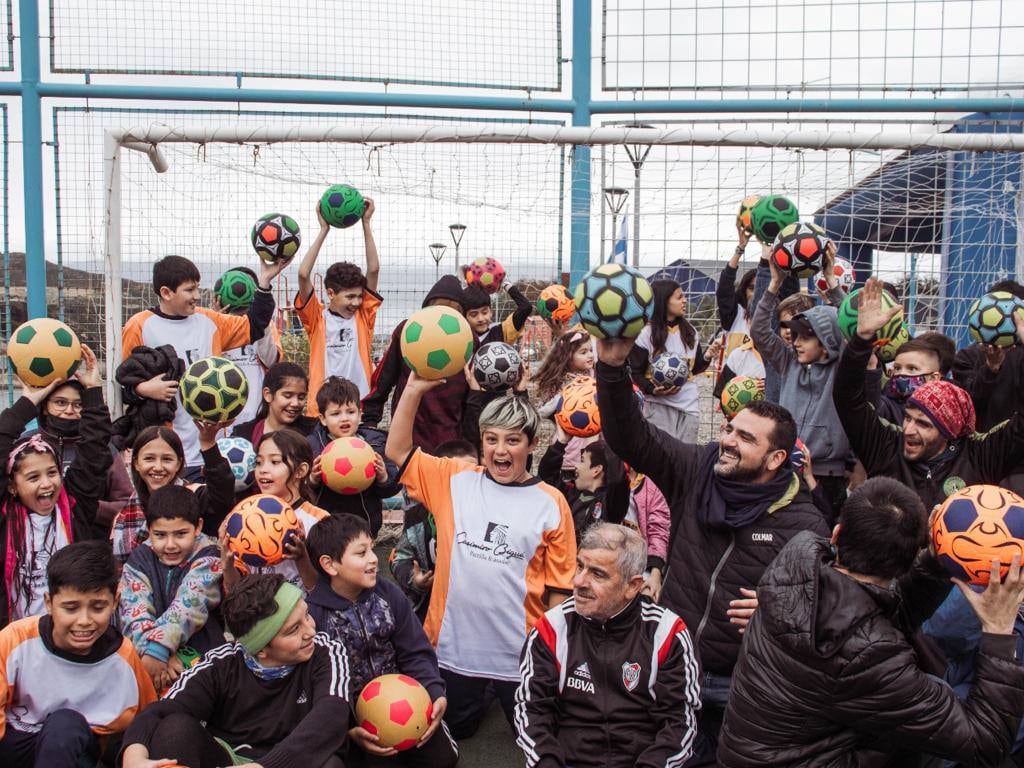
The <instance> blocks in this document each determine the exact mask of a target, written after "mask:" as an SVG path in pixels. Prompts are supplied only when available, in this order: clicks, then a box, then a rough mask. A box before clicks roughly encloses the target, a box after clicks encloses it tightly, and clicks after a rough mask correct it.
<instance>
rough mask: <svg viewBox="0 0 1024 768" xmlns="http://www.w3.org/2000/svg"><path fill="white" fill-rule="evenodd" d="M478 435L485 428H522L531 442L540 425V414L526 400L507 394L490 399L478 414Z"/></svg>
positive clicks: (481, 433)
mask: <svg viewBox="0 0 1024 768" xmlns="http://www.w3.org/2000/svg"><path fill="white" fill-rule="evenodd" d="M479 424H480V436H481V437H483V434H484V430H485V429H508V430H522V432H524V433H525V434H526V438H527V439H528V440H529V441H530V442H531V443H532V442H533V438H535V437H536V436H537V429H538V428H539V427H540V416H538V415H537V411H536V410H535V409H534V407H533V406H532V405H530V403H529V401H528V400H523V399H522V398H519V397H516V396H515V395H512V394H509V395H504V396H503V397H499V398H498V399H497V400H492V401H491V402H489V403H488V404H487V406H486V407H485V408H484V410H483V413H481V414H480V420H479Z"/></svg>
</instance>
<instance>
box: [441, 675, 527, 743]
mask: <svg viewBox="0 0 1024 768" xmlns="http://www.w3.org/2000/svg"><path fill="white" fill-rule="evenodd" d="M441 677H442V678H444V684H445V688H446V689H447V691H446V694H445V695H446V696H447V697H448V710H447V711H446V712H445V713H444V721H445V722H446V723H447V724H448V729H449V730H450V731H451V734H452V738H453V739H455V740H456V741H461V740H462V739H468V738H469V737H470V736H472V735H473V734H474V733H476V731H477V729H478V728H479V727H480V722H481V721H482V720H483V719H484V715H485V714H487V705H488V704H490V702H491V698H492V697H494V696H496V697H497V699H498V703H500V704H501V709H502V711H503V712H504V713H505V719H506V720H508V724H509V725H510V726H511V725H512V724H513V722H514V717H515V706H516V700H515V699H516V688H518V687H519V683H513V682H509V681H507V680H491V679H489V678H486V677H467V676H466V675H460V674H458V673H457V672H450V671H448V670H447V669H442V670H441Z"/></svg>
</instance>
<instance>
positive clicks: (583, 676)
mask: <svg viewBox="0 0 1024 768" xmlns="http://www.w3.org/2000/svg"><path fill="white" fill-rule="evenodd" d="M565 684H566V685H567V686H569V687H570V688H572V689H574V690H577V691H583V693H590V694H593V693H594V684H593V683H592V682H591V681H590V667H589V666H587V662H585V661H584V662H583V663H582V664H580V665H579V666H578V667H576V670H575V671H574V672H573V673H572V676H571V677H569V679H568V680H566V681H565Z"/></svg>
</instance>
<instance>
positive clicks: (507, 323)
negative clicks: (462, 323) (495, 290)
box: [465, 283, 533, 346]
mask: <svg viewBox="0 0 1024 768" xmlns="http://www.w3.org/2000/svg"><path fill="white" fill-rule="evenodd" d="M505 292H506V293H508V297H509V298H510V299H512V301H514V302H515V305H516V308H515V309H514V310H513V311H512V312H510V313H509V314H508V315H507V316H506V317H505V319H504V320H502V321H501V322H500V323H494V324H493V325H492V324H491V320H492V319H493V318H494V314H493V311H492V310H491V295H490V294H489V293H487V291H485V290H484V289H483V288H481V287H480V286H479V285H477V284H476V283H473V284H472V285H467V286H466V288H465V304H466V322H468V323H469V327H470V328H472V329H473V337H474V338H475V339H476V342H477V344H479V345H481V346H482V345H484V344H487V343H489V342H492V341H504V342H505V343H506V344H515V343H516V340H518V339H519V336H520V334H522V332H523V326H524V325H526V320H527V319H528V318H529V317H530V314H531V313H532V312H533V302H531V301H530V300H529V299H528V298H526V297H525V296H524V295H523V292H522V291H520V290H519V289H518V288H516V287H515V286H514V285H509V284H508V283H506V284H505Z"/></svg>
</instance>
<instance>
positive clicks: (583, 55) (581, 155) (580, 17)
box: [569, 0, 592, 289]
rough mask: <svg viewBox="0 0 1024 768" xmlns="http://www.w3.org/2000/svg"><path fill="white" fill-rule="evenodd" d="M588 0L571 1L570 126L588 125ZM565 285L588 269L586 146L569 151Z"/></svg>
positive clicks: (571, 286)
mask: <svg viewBox="0 0 1024 768" xmlns="http://www.w3.org/2000/svg"><path fill="white" fill-rule="evenodd" d="M590 3H591V0H573V2H572V100H573V103H574V106H573V111H572V124H573V125H590V100H591V95H592V94H591V81H590V68H591V60H590V59H591V40H590V23H591V5H590ZM569 216H570V219H571V220H570V229H569V232H570V235H569V242H570V249H569V253H570V256H569V288H570V289H572V288H575V287H576V283H578V282H579V281H580V280H581V279H582V278H583V276H584V275H585V274H586V273H587V271H588V270H589V269H590V147H583V146H578V145H577V146H575V147H573V153H572V192H571V208H570V213H569Z"/></svg>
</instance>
